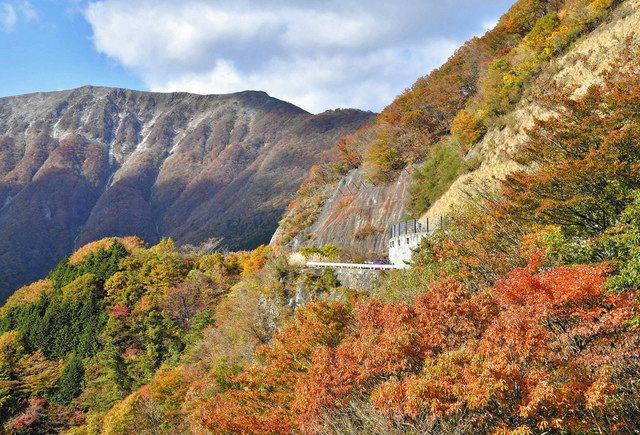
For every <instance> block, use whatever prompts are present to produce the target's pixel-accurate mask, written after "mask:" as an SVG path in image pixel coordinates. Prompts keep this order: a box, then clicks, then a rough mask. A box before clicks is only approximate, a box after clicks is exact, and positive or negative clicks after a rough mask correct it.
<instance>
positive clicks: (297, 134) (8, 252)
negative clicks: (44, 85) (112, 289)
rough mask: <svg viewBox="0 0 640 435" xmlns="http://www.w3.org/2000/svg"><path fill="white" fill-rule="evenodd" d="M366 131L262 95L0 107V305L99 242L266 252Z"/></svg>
mask: <svg viewBox="0 0 640 435" xmlns="http://www.w3.org/2000/svg"><path fill="white" fill-rule="evenodd" d="M372 117H373V114H371V113H368V112H361V111H357V110H334V111H328V112H325V113H322V114H319V115H312V114H309V113H307V112H305V111H304V110H302V109H300V108H299V107H296V106H294V105H292V104H289V103H286V102H284V101H280V100H277V99H275V98H272V97H270V96H269V95H267V94H266V93H264V92H254V91H247V92H240V93H236V94H230V95H193V94H187V93H148V92H137V91H131V90H125V89H111V88H102V87H91V86H87V87H83V88H79V89H74V90H68V91H61V92H50V93H36V94H30V95H23V96H17V97H7V98H1V99H0V206H2V208H1V209H0V289H1V290H0V291H1V293H0V300H2V299H4V298H5V297H6V296H8V295H9V294H10V292H11V291H12V290H13V289H15V288H16V287H18V286H19V285H22V284H24V283H27V282H30V281H32V280H34V279H37V278H39V277H40V276H42V274H43V273H44V272H46V271H47V270H49V269H50V268H51V267H52V266H53V265H55V263H56V262H58V261H60V259H61V258H62V257H63V256H65V255H67V254H69V253H70V252H71V251H72V250H73V249H74V247H79V246H82V245H84V244H86V243H87V242H90V241H93V240H97V239H100V238H102V237H105V236H119V235H122V236H126V235H137V236H139V237H141V238H143V239H144V240H145V241H147V242H150V243H155V242H157V241H158V240H159V239H160V238H161V237H165V236H169V237H172V238H174V239H175V241H176V242H177V243H179V244H187V243H188V244H198V243H200V242H202V241H204V240H207V239H209V238H223V246H225V247H227V248H229V249H241V248H249V247H255V246H258V245H259V244H262V243H266V242H268V241H269V238H270V237H271V235H272V233H273V232H274V230H275V229H276V226H277V221H278V218H279V217H280V216H281V215H282V213H283V211H284V209H285V207H286V205H287V204H288V203H289V202H290V200H291V197H292V195H293V194H294V193H295V191H296V190H297V189H298V187H299V185H300V183H301V181H302V180H303V178H304V175H305V174H306V173H307V171H308V170H309V168H310V167H311V166H312V165H313V164H315V163H318V162H322V161H325V160H328V159H329V158H330V157H331V154H332V153H333V145H334V143H335V142H336V141H337V140H338V139H339V138H341V137H342V136H344V135H346V134H350V133H352V132H353V131H355V130H357V129H358V128H360V127H361V126H363V125H364V124H366V123H368V122H369V121H370V120H371V119H372Z"/></svg>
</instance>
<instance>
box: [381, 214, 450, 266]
mask: <svg viewBox="0 0 640 435" xmlns="http://www.w3.org/2000/svg"><path fill="white" fill-rule="evenodd" d="M444 222H445V219H444V217H439V218H428V219H427V220H426V222H425V224H422V223H420V222H418V221H416V220H411V221H406V222H401V223H399V224H395V225H392V226H391V227H390V228H389V261H390V262H391V264H393V265H396V266H405V267H406V266H407V265H408V264H410V263H411V256H412V255H413V250H414V249H416V248H417V247H418V246H419V245H420V242H421V241H422V238H423V237H426V236H428V235H430V234H432V233H433V232H434V231H436V230H437V229H439V228H442V227H443V226H444Z"/></svg>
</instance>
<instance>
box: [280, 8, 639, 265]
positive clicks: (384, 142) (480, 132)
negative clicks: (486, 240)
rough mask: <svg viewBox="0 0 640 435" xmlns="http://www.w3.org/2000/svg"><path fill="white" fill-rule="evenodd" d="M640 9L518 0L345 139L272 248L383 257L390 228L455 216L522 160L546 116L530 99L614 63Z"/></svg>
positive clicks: (307, 187) (588, 79) (306, 188)
mask: <svg viewBox="0 0 640 435" xmlns="http://www.w3.org/2000/svg"><path fill="white" fill-rule="evenodd" d="M637 11H638V8H637V4H636V3H635V2H634V1H626V2H621V1H609V0H607V1H589V0H579V1H560V2H550V1H533V0H532V1H528V0H527V1H518V2H516V3H515V4H514V5H513V6H512V7H511V8H510V10H509V11H508V12H507V13H506V14H505V15H504V16H502V17H501V18H500V20H499V22H498V24H497V26H496V27H495V28H494V29H492V30H491V31H489V32H487V33H486V34H485V35H483V36H481V37H478V38H474V39H472V40H470V41H468V42H467V43H465V45H464V46H463V47H461V48H460V49H459V50H458V51H457V52H456V53H455V54H454V55H453V56H452V57H451V58H450V59H449V60H448V61H447V62H446V63H445V64H444V65H442V66H441V67H440V68H438V69H436V70H434V71H433V72H431V73H430V74H429V75H427V76H425V77H421V78H420V79H418V80H417V81H416V83H415V84H414V86H413V87H412V88H410V89H408V90H406V91H405V92H404V93H403V94H402V95H400V96H399V97H398V98H397V99H396V100H395V101H393V102H392V103H391V104H390V105H389V106H388V107H387V108H385V109H384V111H383V112H382V113H381V114H380V115H378V116H377V118H376V121H375V123H374V124H373V125H372V127H371V128H366V129H362V130H360V131H358V132H357V133H356V134H354V135H351V136H349V137H348V138H346V139H344V140H343V141H341V142H340V143H339V144H338V156H339V157H338V159H337V160H336V161H335V162H333V163H332V164H329V165H325V166H324V169H323V170H322V171H316V172H315V173H311V175H310V176H309V177H307V180H306V181H305V183H304V184H303V187H302V188H301V189H300V191H299V192H298V198H297V199H296V200H295V201H294V202H292V203H291V204H290V206H289V209H288V210H287V212H286V213H285V215H284V216H283V218H282V220H281V222H280V227H279V230H278V233H277V237H275V238H274V239H273V240H272V244H273V245H274V246H278V245H288V246H290V247H294V246H295V247H297V246H299V245H301V244H310V245H318V246H321V245H322V244H324V243H332V244H336V245H338V246H340V247H342V248H343V249H345V250H348V251H351V252H355V253H356V254H357V255H370V254H371V253H374V252H377V254H378V255H380V254H384V252H385V251H386V249H384V244H385V240H386V236H385V230H386V229H387V228H388V227H389V226H390V225H391V224H393V223H396V222H397V221H398V220H404V219H407V218H410V217H411V218H416V219H418V218H421V217H424V218H426V217H428V216H442V215H447V214H450V213H452V212H455V210H452V209H451V206H452V205H454V204H455V205H456V206H457V208H459V206H460V201H462V202H465V201H464V199H465V198H466V197H467V196H468V194H469V193H471V194H473V193H474V192H475V190H477V187H483V188H484V187H487V188H489V187H490V186H495V181H492V180H493V177H494V176H495V175H498V174H501V175H502V176H504V174H505V173H506V172H507V171H508V169H507V167H509V168H511V169H515V168H517V167H518V166H517V165H515V164H513V163H512V160H511V158H510V157H509V153H510V152H512V151H514V150H515V149H516V148H517V146H516V145H514V143H522V141H523V137H524V136H525V134H524V129H525V128H526V127H527V126H530V123H531V121H532V119H533V114H539V112H540V111H539V110H537V111H536V110H535V109H532V108H531V107H528V108H527V105H529V104H530V100H531V96H532V95H533V94H536V92H538V91H540V90H544V89H545V88H546V83H548V82H549V81H550V80H552V79H554V78H556V77H557V78H559V79H561V80H560V83H561V84H566V85H570V84H571V83H573V81H572V79H570V78H568V77H571V76H575V79H574V80H575V81H581V82H583V83H592V81H593V77H594V75H597V74H598V71H600V72H602V70H603V68H604V67H605V66H606V65H607V64H608V62H607V61H606V60H603V57H602V56H603V54H605V53H606V54H607V55H610V57H608V58H609V59H613V58H614V57H615V53H619V52H620V50H621V49H623V48H624V47H625V46H626V44H625V43H624V42H622V41H624V40H625V38H628V37H632V38H635V35H634V33H633V32H634V29H635V28H636V27H635V25H636V24H637ZM602 41H608V42H606V43H604V44H603V43H602ZM589 47H590V48H591V49H589ZM593 47H596V49H595V50H594V49H593ZM598 47H600V48H598ZM609 48H612V49H609ZM570 59H573V60H570ZM578 59H579V60H578ZM576 62H578V63H579V64H580V65H581V66H580V65H579V66H575V65H574V64H575V63H576ZM574 68H580V70H579V71H575V70H574ZM527 110H528V111H529V112H527ZM317 173H323V174H329V175H328V176H326V175H325V176H323V177H318V176H317ZM410 174H411V175H410ZM354 177H355V178H357V179H358V180H362V181H363V182H356V183H352V182H351V181H350V180H352V179H354ZM473 180H476V181H477V182H476V183H475V186H472V185H471V184H470V183H473V182H474V181H473ZM454 182H455V183H454ZM350 183H351V184H350ZM346 184H349V187H350V188H349V189H348V190H345V189H343V188H341V189H338V187H339V186H344V185H346ZM452 184H453V185H454V186H453V188H452V190H450V191H449V188H450V187H451V185H452ZM372 186H376V189H374V190H372ZM345 192H348V193H345ZM390 192H393V194H392V198H390V197H388V196H387V194H389V193H390ZM381 248H383V249H381Z"/></svg>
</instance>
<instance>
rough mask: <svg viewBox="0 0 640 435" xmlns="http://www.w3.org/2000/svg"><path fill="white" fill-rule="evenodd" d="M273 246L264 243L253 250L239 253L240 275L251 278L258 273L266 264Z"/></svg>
mask: <svg viewBox="0 0 640 435" xmlns="http://www.w3.org/2000/svg"><path fill="white" fill-rule="evenodd" d="M270 254H271V248H270V247H269V246H268V245H262V246H259V247H257V248H256V249H254V250H253V251H248V252H240V253H238V254H237V255H238V262H239V265H240V270H241V272H240V275H241V276H242V277H243V278H250V277H252V276H253V275H255V274H256V273H258V272H259V271H260V270H261V269H262V268H263V267H264V265H265V264H266V262H267V259H268V258H269V255H270Z"/></svg>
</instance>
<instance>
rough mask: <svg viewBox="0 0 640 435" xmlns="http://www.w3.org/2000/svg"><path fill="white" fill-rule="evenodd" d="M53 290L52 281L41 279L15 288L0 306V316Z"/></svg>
mask: <svg viewBox="0 0 640 435" xmlns="http://www.w3.org/2000/svg"><path fill="white" fill-rule="evenodd" d="M54 290H55V287H54V286H53V282H52V281H50V280H48V279H41V280H40V281H36V282H34V283H33V284H29V285H27V286H24V287H21V288H19V289H18V290H16V291H15V292H14V293H13V294H12V295H11V296H9V299H7V301H6V302H5V303H4V305H3V306H2V307H0V316H2V315H4V314H6V313H8V312H9V311H10V310H11V309H12V308H16V307H21V306H24V305H28V304H30V303H33V302H35V301H37V300H38V299H39V298H40V296H41V295H42V294H50V293H52V292H53V291H54Z"/></svg>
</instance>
